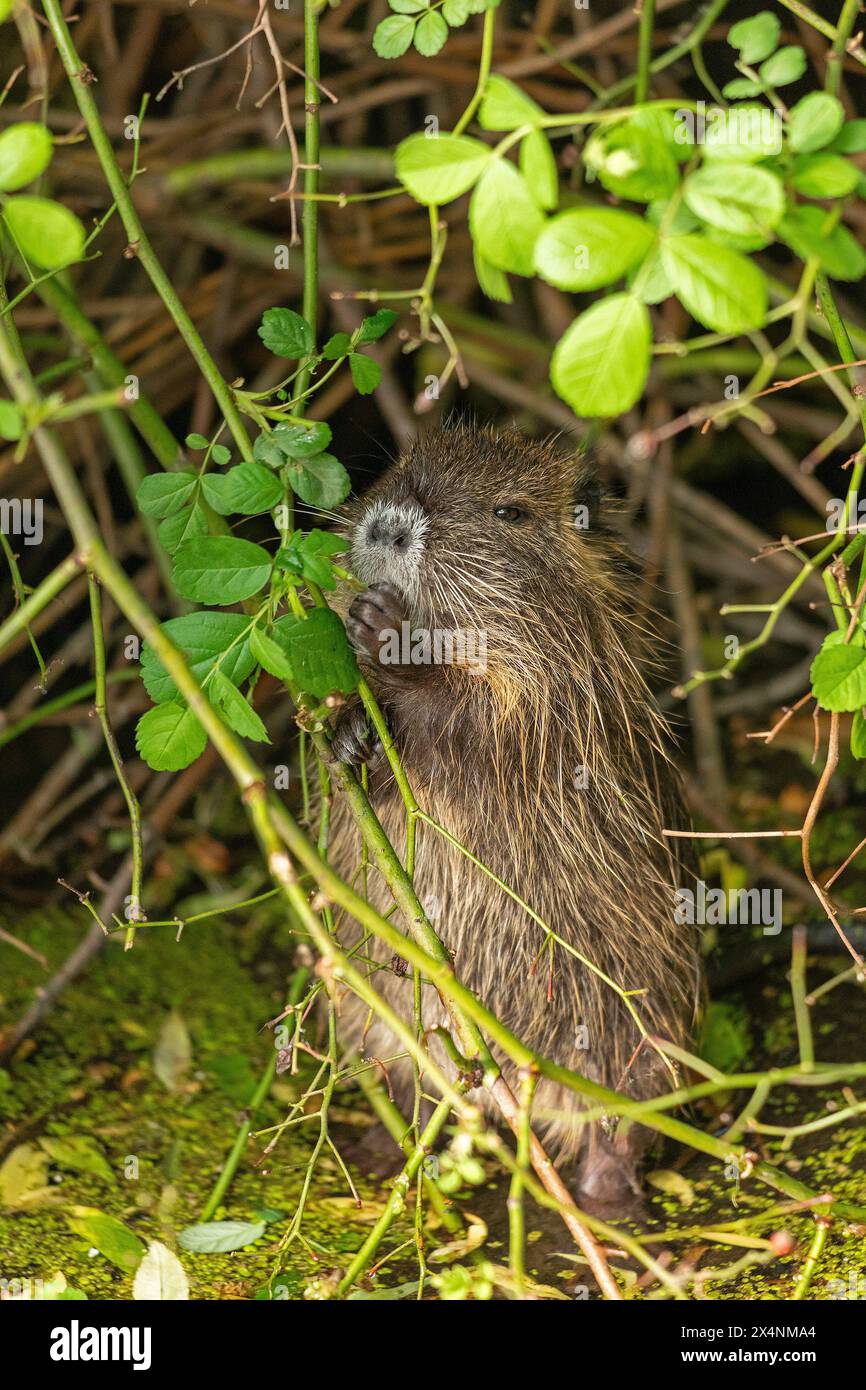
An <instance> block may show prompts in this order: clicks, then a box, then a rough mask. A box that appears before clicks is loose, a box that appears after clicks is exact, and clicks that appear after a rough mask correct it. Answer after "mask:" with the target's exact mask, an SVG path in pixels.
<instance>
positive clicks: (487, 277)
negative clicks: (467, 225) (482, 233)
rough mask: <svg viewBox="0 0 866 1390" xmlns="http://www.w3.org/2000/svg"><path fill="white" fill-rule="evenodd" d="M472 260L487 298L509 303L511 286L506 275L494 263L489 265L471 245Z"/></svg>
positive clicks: (475, 247)
mask: <svg viewBox="0 0 866 1390" xmlns="http://www.w3.org/2000/svg"><path fill="white" fill-rule="evenodd" d="M472 262H473V265H474V266H475V274H476V277H477V279H478V283H479V285H480V286H481V289H482V291H483V293H484V294H486V295H487V298H488V299H496V300H498V301H499V303H500V304H510V303H511V286H510V285H509V283H508V276H507V275H506V274H505V272H504V271H502V270H499V268H498V267H497V266H495V265H491V264H490V262H489V261H488V260H485V258H484V256H482V255H481V252H480V251H479V250H478V247H477V246H476V245H475V244H474V242H473V245H472Z"/></svg>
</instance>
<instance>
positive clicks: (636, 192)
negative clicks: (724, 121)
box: [583, 110, 679, 203]
mask: <svg viewBox="0 0 866 1390" xmlns="http://www.w3.org/2000/svg"><path fill="white" fill-rule="evenodd" d="M668 118H670V119H668ZM583 157H584V163H585V164H586V166H587V168H588V169H591V170H593V171H594V172H595V174H596V175H597V177H598V179H599V181H600V182H601V183H602V185H603V186H604V187H605V188H606V189H607V190H608V192H609V193H615V194H616V195H617V197H620V198H629V199H631V200H633V201H635V202H639V203H648V202H649V201H650V199H651V198H667V197H669V196H670V194H671V193H673V191H674V189H675V188H676V187H677V185H678V183H679V172H678V169H677V161H676V156H675V154H674V122H673V117H672V115H671V113H670V112H665V113H659V112H655V111H648V110H644V111H639V112H638V113H637V114H636V115H634V116H631V117H629V119H628V120H625V121H619V122H618V123H617V124H616V125H610V126H603V127H602V128H601V129H599V130H597V131H596V132H595V133H594V134H593V135H592V136H591V137H590V139H589V140H588V141H587V144H586V148H585V150H584V156H583Z"/></svg>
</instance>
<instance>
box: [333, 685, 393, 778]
mask: <svg viewBox="0 0 866 1390" xmlns="http://www.w3.org/2000/svg"><path fill="white" fill-rule="evenodd" d="M382 752H383V749H382V744H381V743H380V741H379V737H378V735H377V734H376V732H375V730H373V729H371V728H370V726H369V724H368V723H367V714H366V711H365V709H364V706H363V705H362V704H361V703H360V701H358V702H357V703H354V704H349V705H346V707H345V708H344V710H343V711H342V713H341V715H340V717H339V719H338V720H337V723H336V725H335V726H334V733H333V736H332V738H331V753H332V754H333V756H334V758H335V759H336V760H337V762H340V763H348V764H349V766H350V767H354V768H359V767H360V766H361V764H362V763H366V764H367V765H368V767H370V766H374V765H375V764H376V763H377V762H378V761H379V759H380V758H381V756H382Z"/></svg>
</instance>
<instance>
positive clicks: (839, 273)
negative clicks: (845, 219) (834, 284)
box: [778, 203, 866, 280]
mask: <svg viewBox="0 0 866 1390" xmlns="http://www.w3.org/2000/svg"><path fill="white" fill-rule="evenodd" d="M833 220H834V216H833V213H832V211H827V210H825V209H824V208H816V207H813V206H811V205H810V204H808V203H803V204H801V205H800V206H799V207H796V208H792V210H791V211H790V212H789V213H788V215H787V216H786V217H783V218H782V221H781V222H780V223H779V227H778V234H779V236H780V237H781V238H782V240H783V241H784V242H785V243H786V244H787V245H788V246H790V247H791V249H792V250H793V251H796V253H797V255H798V256H799V257H800V259H801V260H804V261H805V260H807V259H808V257H809V256H817V257H818V259H819V261H820V262H821V267H822V269H823V270H826V272H827V274H828V275H829V276H830V277H831V278H832V279H833V280H860V279H861V278H862V276H863V275H866V253H864V251H863V248H862V246H860V244H859V243H858V242H857V241H856V240H855V239H854V237H853V236H852V235H851V233H850V232H849V230H848V228H847V227H843V226H842V225H841V223H839V224H838V225H836V226H835V227H834V226H833V225H832V223H833Z"/></svg>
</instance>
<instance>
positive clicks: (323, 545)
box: [274, 527, 349, 589]
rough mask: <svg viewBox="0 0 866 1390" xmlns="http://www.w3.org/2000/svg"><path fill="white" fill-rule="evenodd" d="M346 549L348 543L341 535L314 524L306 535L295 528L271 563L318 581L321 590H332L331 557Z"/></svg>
mask: <svg viewBox="0 0 866 1390" xmlns="http://www.w3.org/2000/svg"><path fill="white" fill-rule="evenodd" d="M348 548H349V542H348V541H347V540H346V538H345V537H344V536H335V535H334V534H333V532H330V531H320V530H319V529H318V528H317V527H314V528H313V530H312V531H309V532H308V533H307V534H306V535H304V533H303V531H296V532H295V533H294V535H293V536H292V538H291V540H290V541H289V543H288V545H286V546H283V548H282V550H280V551H278V552H277V555H276V558H275V561H274V563H275V564H276V566H277V568H278V569H282V570H285V571H286V572H287V573H288V574H292V575H297V577H298V578H299V579H306V580H308V581H309V582H310V583H312V584H318V585H319V587H320V588H322V589H336V587H337V581H336V579H335V578H334V571H333V569H332V568H331V558H332V556H334V555H337V554H339V553H340V551H343V550H348Z"/></svg>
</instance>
